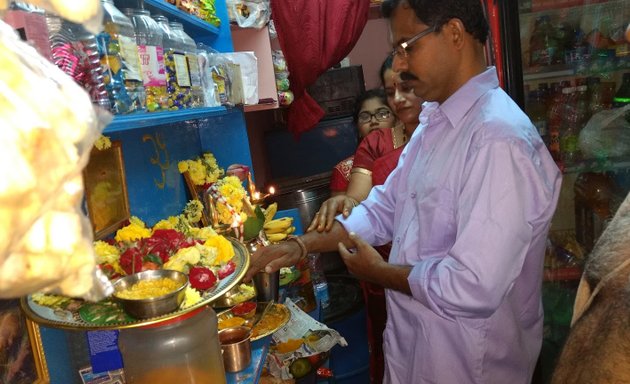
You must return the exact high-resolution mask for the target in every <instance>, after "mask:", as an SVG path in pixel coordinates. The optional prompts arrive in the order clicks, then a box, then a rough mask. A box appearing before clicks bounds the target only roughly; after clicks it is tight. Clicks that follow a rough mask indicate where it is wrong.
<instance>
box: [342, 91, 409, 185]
mask: <svg viewBox="0 0 630 384" xmlns="http://www.w3.org/2000/svg"><path fill="white" fill-rule="evenodd" d="M353 117H354V124H355V126H356V127H357V134H358V136H359V142H361V141H362V140H363V138H365V137H366V136H367V135H368V134H369V133H370V132H372V131H375V130H377V129H382V128H386V129H389V130H391V129H393V128H392V127H393V126H394V125H395V122H396V117H395V116H394V114H393V113H392V110H391V109H390V108H389V107H388V106H387V99H386V97H385V92H383V90H382V89H371V90H368V91H365V92H364V93H363V94H361V95H359V97H358V98H357V100H356V103H355V108H354V116H353ZM353 163H354V155H352V156H350V157H348V158H347V159H344V160H342V161H340V162H339V163H338V164H337V165H336V166H335V168H334V169H333V172H332V177H331V179H330V190H331V194H332V196H336V195H340V194H344V193H345V192H346V190H347V189H348V184H349V183H350V171H351V170H352V166H353Z"/></svg>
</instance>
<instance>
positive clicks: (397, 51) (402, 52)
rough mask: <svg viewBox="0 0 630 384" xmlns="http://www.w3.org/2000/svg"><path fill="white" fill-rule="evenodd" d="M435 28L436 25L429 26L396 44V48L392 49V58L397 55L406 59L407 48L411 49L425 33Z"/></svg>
mask: <svg viewBox="0 0 630 384" xmlns="http://www.w3.org/2000/svg"><path fill="white" fill-rule="evenodd" d="M436 29H437V27H436V26H433V27H429V28H427V29H425V30H424V31H422V32H420V33H418V34H417V35H415V36H413V37H412V38H411V39H409V40H407V41H403V42H402V43H400V44H398V46H396V48H394V50H393V51H392V58H395V57H396V56H399V57H401V58H405V59H406V58H407V56H408V55H409V50H410V49H411V46H412V45H413V44H415V43H416V42H417V41H418V40H420V39H421V38H423V37H425V36H426V35H428V34H430V33H433V32H435V30H436Z"/></svg>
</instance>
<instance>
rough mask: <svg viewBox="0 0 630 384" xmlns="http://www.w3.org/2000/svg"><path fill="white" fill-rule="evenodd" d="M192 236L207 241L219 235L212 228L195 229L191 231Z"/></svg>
mask: <svg viewBox="0 0 630 384" xmlns="http://www.w3.org/2000/svg"><path fill="white" fill-rule="evenodd" d="M190 235H191V236H192V237H194V238H195V239H199V240H204V241H205V240H207V239H208V238H209V237H211V236H216V235H217V233H216V232H215V230H214V229H212V227H203V228H197V227H193V228H191V230H190Z"/></svg>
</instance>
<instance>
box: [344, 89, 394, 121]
mask: <svg viewBox="0 0 630 384" xmlns="http://www.w3.org/2000/svg"><path fill="white" fill-rule="evenodd" d="M370 99H379V100H380V101H382V102H383V104H384V105H387V97H386V96H385V91H384V90H383V89H381V88H374V89H369V90H367V91H365V92H363V93H362V94H360V95H359V96H357V99H356V101H355V102H354V114H353V115H352V120H353V121H354V125H355V126H357V130H358V128H359V126H358V125H357V123H358V122H359V112H361V107H363V103H364V102H365V101H366V100H370ZM388 108H389V107H388Z"/></svg>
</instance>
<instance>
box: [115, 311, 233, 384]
mask: <svg viewBox="0 0 630 384" xmlns="http://www.w3.org/2000/svg"><path fill="white" fill-rule="evenodd" d="M118 344H119V347H120V352H121V353H122V357H123V362H124V365H125V379H126V382H127V383H128V384H173V383H177V384H201V383H213V384H214V383H217V384H224V383H225V382H226V381H225V371H224V368H223V360H222V357H221V346H220V345H219V339H218V330H217V315H216V313H215V312H214V310H212V308H210V307H208V306H204V307H201V308H199V309H196V310H193V311H191V312H188V313H185V314H183V315H179V316H177V317H174V318H171V319H169V320H165V321H161V322H158V323H154V324H151V325H146V326H142V327H136V328H128V329H122V330H120V334H119V337H118Z"/></svg>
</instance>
